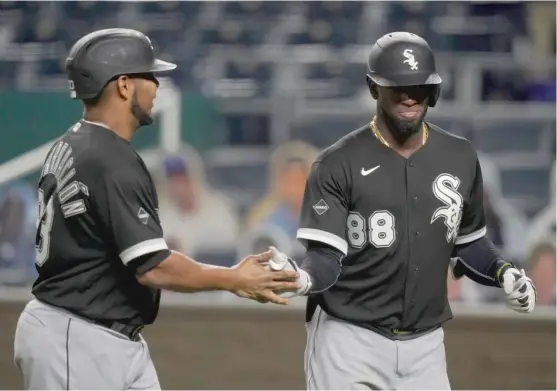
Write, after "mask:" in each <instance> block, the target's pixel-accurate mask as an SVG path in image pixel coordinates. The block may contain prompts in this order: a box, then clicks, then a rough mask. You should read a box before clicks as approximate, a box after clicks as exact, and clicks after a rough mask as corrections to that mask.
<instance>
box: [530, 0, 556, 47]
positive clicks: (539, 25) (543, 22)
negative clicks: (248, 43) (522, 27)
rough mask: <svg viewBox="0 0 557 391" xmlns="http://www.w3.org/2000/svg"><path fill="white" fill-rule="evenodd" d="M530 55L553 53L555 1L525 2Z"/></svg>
mask: <svg viewBox="0 0 557 391" xmlns="http://www.w3.org/2000/svg"><path fill="white" fill-rule="evenodd" d="M527 4H528V5H527V7H528V8H527V11H528V17H527V18H526V22H527V23H528V29H529V35H530V42H531V44H532V56H533V57H536V58H540V57H544V56H548V55H550V54H553V53H555V2H550V1H548V2H543V1H533V2H531V3H527Z"/></svg>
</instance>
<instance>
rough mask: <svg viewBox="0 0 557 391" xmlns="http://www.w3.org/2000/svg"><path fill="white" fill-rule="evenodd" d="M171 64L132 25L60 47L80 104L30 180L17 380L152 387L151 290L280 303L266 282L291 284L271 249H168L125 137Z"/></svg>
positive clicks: (146, 115) (142, 118) (32, 384)
mask: <svg viewBox="0 0 557 391" xmlns="http://www.w3.org/2000/svg"><path fill="white" fill-rule="evenodd" d="M174 68H176V65H175V64H171V63H168V62H165V61H161V60H159V59H157V58H155V56H154V53H153V47H152V45H151V42H150V40H149V39H148V38H147V37H146V36H145V35H144V34H142V33H140V32H138V31H135V30H128V29H108V30H100V31H97V32H94V33H91V34H89V35H87V36H85V37H83V38H82V39H80V40H79V41H78V42H77V43H76V44H75V45H74V46H73V47H72V49H71V51H70V53H69V56H68V58H67V61H66V69H67V72H68V75H69V80H70V81H69V86H70V94H71V97H72V98H74V99H81V100H83V102H84V105H85V112H84V115H83V119H81V120H80V121H79V122H77V123H76V124H74V125H73V126H71V127H70V129H69V130H68V131H67V132H66V133H65V134H64V135H63V136H62V137H61V138H60V139H59V140H58V141H57V142H56V143H55V144H54V146H53V147H52V148H51V150H50V152H49V153H48V155H47V157H46V160H45V162H44V165H43V168H42V172H41V176H40V179H39V182H38V219H37V236H36V266H37V270H38V273H39V276H38V278H37V280H36V281H35V283H34V285H33V289H32V293H33V295H34V299H33V300H32V301H30V302H29V303H28V304H27V306H26V307H25V309H24V310H23V312H22V314H21V316H20V318H19V321H18V324H17V329H16V334H15V341H14V351H15V353H14V358H15V363H16V365H17V366H18V367H19V369H20V370H21V372H22V375H23V385H24V388H25V389H67V390H69V389H113V390H127V389H160V385H159V381H158V377H157V373H156V371H155V368H154V365H153V362H152V361H151V358H150V355H149V350H148V347H147V344H146V342H145V340H144V339H143V338H142V336H141V334H140V331H141V329H142V328H143V327H144V326H145V325H148V324H151V323H153V322H154V321H155V319H156V317H157V313H158V309H159V301H160V294H161V289H168V290H172V291H176V292H185V293H189V292H200V291H211V290H226V291H230V292H233V293H235V294H236V295H238V296H241V297H245V298H250V299H254V300H257V301H262V302H264V301H271V302H275V303H279V304H285V303H286V299H284V298H280V297H278V296H277V295H276V294H275V293H273V290H275V289H277V288H278V289H281V288H289V289H295V287H298V284H297V283H296V282H295V281H296V279H297V273H296V272H293V271H283V272H282V273H281V274H279V275H275V274H274V273H272V272H271V271H268V270H266V269H265V267H264V264H265V263H266V262H267V261H268V260H269V259H270V257H271V253H270V252H265V253H262V254H258V255H253V256H249V257H247V258H245V259H244V260H243V261H241V263H240V264H239V265H238V266H237V267H234V268H217V267H212V266H209V265H205V264H202V263H198V262H196V261H194V260H193V259H191V258H189V257H187V256H186V255H183V254H180V253H178V252H174V251H169V249H168V246H167V244H166V242H165V240H164V239H163V237H164V236H163V231H162V228H161V225H160V221H159V217H158V210H157V208H158V206H157V203H158V201H157V192H156V189H155V187H154V185H153V181H152V180H151V176H150V174H149V171H148V170H147V168H146V166H145V163H144V162H143V160H142V159H141V157H140V156H139V155H138V154H137V153H136V152H135V151H134V150H133V148H132V147H131V145H130V140H131V138H132V136H133V134H134V133H135V132H136V131H137V129H138V128H139V127H141V126H143V125H147V124H150V123H151V122H152V121H153V119H152V117H151V110H152V107H153V100H154V98H155V94H156V91H157V87H158V85H159V82H158V80H157V78H156V75H157V74H159V73H161V72H166V71H170V70H173V69H174ZM181 234H182V235H188V232H182V233H181Z"/></svg>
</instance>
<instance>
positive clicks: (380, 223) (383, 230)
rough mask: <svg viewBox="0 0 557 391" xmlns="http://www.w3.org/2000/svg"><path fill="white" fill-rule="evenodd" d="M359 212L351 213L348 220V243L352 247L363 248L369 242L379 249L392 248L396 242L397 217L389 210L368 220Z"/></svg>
mask: <svg viewBox="0 0 557 391" xmlns="http://www.w3.org/2000/svg"><path fill="white" fill-rule="evenodd" d="M367 225H368V226H367V227H366V219H364V217H363V216H362V215H361V214H359V213H358V212H350V214H349V215H348V218H347V219H346V226H347V230H348V232H347V233H348V241H349V242H350V245H351V246H352V247H356V248H362V247H363V246H364V245H365V244H366V243H367V241H368V240H369V242H370V243H371V244H373V245H374V246H375V247H377V248H385V247H389V246H391V245H392V244H393V243H394V242H395V238H396V232H395V217H394V216H393V215H392V214H391V213H390V212H389V211H387V210H378V211H375V212H373V214H372V215H371V216H370V217H369V219H368V220H367Z"/></svg>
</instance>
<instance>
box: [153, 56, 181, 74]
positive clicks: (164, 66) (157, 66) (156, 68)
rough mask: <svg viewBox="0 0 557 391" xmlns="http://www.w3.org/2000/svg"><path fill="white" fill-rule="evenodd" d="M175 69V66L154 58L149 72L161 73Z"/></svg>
mask: <svg viewBox="0 0 557 391" xmlns="http://www.w3.org/2000/svg"><path fill="white" fill-rule="evenodd" d="M176 68H177V65H176V64H174V63H171V62H168V61H164V60H160V59H158V58H156V59H155V61H153V65H152V67H151V69H150V70H149V71H150V72H153V73H162V72H168V71H172V70H174V69H176Z"/></svg>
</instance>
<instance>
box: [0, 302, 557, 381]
mask: <svg viewBox="0 0 557 391" xmlns="http://www.w3.org/2000/svg"><path fill="white" fill-rule="evenodd" d="M22 306H23V305H22V304H15V303H11V304H10V303H0V314H1V315H2V316H1V317H0V327H1V330H2V333H1V334H0V388H2V389H18V388H19V389H20V388H21V382H20V379H19V373H18V372H17V370H16V368H15V367H14V365H13V359H12V356H13V332H14V328H15V324H16V321H17V317H18V316H19V312H20V310H21V308H22ZM445 335H446V346H447V360H448V366H449V375H450V378H451V383H452V387H453V388H454V389H507V390H512V389H553V390H554V389H555V365H556V361H555V320H554V319H552V320H551V319H549V320H531V319H528V320H525V319H523V318H513V319H485V318H474V317H465V316H458V317H457V318H456V319H454V320H452V321H450V322H449V323H448V324H447V325H446V327H445ZM144 336H145V338H146V339H147V341H148V342H149V346H150V349H151V354H152V357H153V360H154V362H155V365H156V367H157V370H158V372H159V377H160V380H161V385H162V387H163V388H166V389H303V388H304V379H303V350H304V344H305V329H304V325H303V313H302V312H301V311H268V310H264V309H262V310H259V311H253V310H251V309H218V310H215V309H196V308H163V309H162V310H161V314H160V317H159V319H158V320H157V323H156V325H155V326H151V327H150V328H149V329H148V330H146V331H145V333H144Z"/></svg>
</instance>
